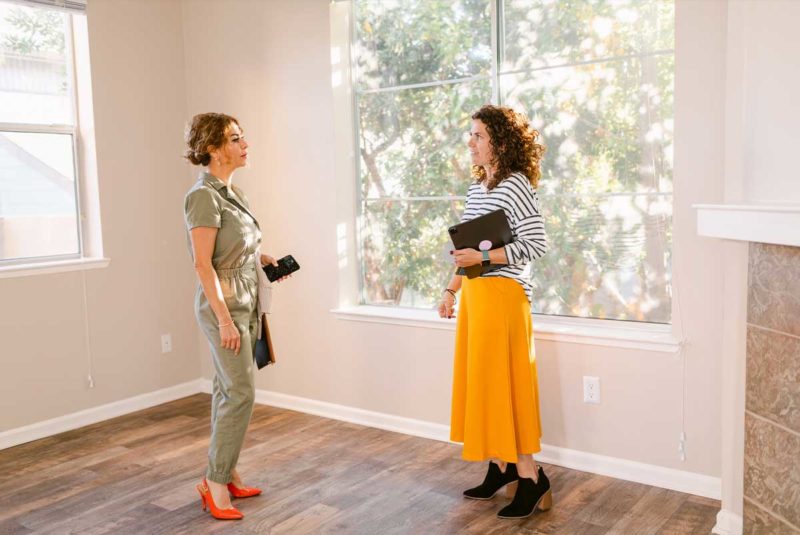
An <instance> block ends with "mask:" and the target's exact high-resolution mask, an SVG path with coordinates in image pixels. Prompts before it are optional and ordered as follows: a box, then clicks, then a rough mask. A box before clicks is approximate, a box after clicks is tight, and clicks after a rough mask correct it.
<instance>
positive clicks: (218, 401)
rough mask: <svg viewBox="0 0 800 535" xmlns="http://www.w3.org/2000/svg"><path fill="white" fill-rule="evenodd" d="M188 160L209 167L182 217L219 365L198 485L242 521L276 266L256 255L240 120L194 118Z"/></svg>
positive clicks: (216, 506)
mask: <svg viewBox="0 0 800 535" xmlns="http://www.w3.org/2000/svg"><path fill="white" fill-rule="evenodd" d="M186 141H187V144H188V147H189V148H188V150H187V153H186V158H187V159H188V160H189V161H190V162H192V163H194V164H195V165H203V166H207V169H208V170H207V171H203V172H202V173H200V177H199V178H198V180H197V182H196V183H195V184H194V186H192V188H191V189H190V190H189V192H188V193H187V194H186V198H185V204H184V215H185V219H186V227H187V229H188V231H189V235H190V246H191V252H192V258H193V260H194V265H195V270H196V272H197V276H198V279H199V281H200V284H199V286H198V289H197V294H196V296H195V314H196V316H197V321H198V323H199V324H200V328H201V330H202V331H203V334H205V336H206V338H207V339H208V342H209V345H210V347H211V354H212V360H213V364H214V371H215V375H214V381H213V387H212V401H211V441H210V444H209V449H208V469H207V470H206V476H205V479H204V480H203V482H202V483H201V484H200V485H198V486H197V490H198V492H199V493H200V497H201V499H202V504H203V509H205V508H206V507H208V508H209V509H210V511H211V514H212V516H214V517H215V518H218V519H223V520H232V519H239V518H242V516H243V515H242V513H241V512H240V511H239V510H238V509H236V508H234V507H233V506H232V505H231V501H230V496H231V495H232V496H233V497H234V498H246V497H250V496H256V495H258V494H261V490H260V489H256V488H249V487H245V486H244V485H243V483H242V480H241V477H240V476H239V474H238V472H236V463H237V461H238V459H239V452H240V450H241V448H242V443H243V441H244V436H245V431H246V430H247V425H248V424H249V422H250V415H251V413H252V409H253V401H254V397H255V387H254V384H253V350H254V347H255V342H256V331H257V324H258V320H257V312H256V305H257V303H258V278H257V271H256V270H257V269H260V265H261V264H266V263H273V264H274V263H275V261H274V259H273V258H272V257H269V256H267V255H262V256H261V257H260V258H259V257H258V249H259V245H260V244H261V230H260V228H259V225H258V222H257V221H256V219H255V217H253V214H252V213H251V211H250V207H249V204H248V202H247V198H246V197H245V196H244V193H243V192H242V191H241V190H240V189H239V188H237V187H235V186H234V185H233V184H232V176H233V172H234V171H235V170H236V169H237V168H239V167H244V166H245V165H247V142H246V141H245V140H244V136H243V135H242V130H241V128H240V127H239V123H238V121H237V120H236V119H234V118H233V117H231V116H228V115H225V114H220V113H204V114H200V115H196V116H195V117H194V118H193V120H192V124H191V127H190V128H189V131H188V132H187V140H186Z"/></svg>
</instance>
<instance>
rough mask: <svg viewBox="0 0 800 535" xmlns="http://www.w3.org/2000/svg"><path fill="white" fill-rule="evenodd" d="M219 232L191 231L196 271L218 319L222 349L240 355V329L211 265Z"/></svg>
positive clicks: (215, 229) (196, 229) (204, 229)
mask: <svg viewBox="0 0 800 535" xmlns="http://www.w3.org/2000/svg"><path fill="white" fill-rule="evenodd" d="M218 230H219V229H218V228H215V227H195V228H193V229H192V230H191V237H192V256H193V258H194V269H195V271H196V272H197V278H198V279H200V285H201V286H202V288H203V293H204V294H205V296H206V299H207V300H208V304H209V305H211V310H213V311H214V315H215V316H216V317H217V325H218V326H219V331H220V332H219V334H220V339H221V340H222V347H224V348H226V349H232V350H233V351H235V352H236V354H237V355H238V354H239V348H240V346H241V337H240V335H239V329H238V328H237V327H236V325H234V323H233V319H232V318H231V314H230V312H229V311H228V306H227V305H226V304H225V299H224V297H223V296H222V286H221V285H220V283H219V277H218V276H217V272H216V271H214V266H213V265H212V264H211V256H212V255H213V253H214V243H215V242H216V239H217V231H218Z"/></svg>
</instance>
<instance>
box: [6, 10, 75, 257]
mask: <svg viewBox="0 0 800 535" xmlns="http://www.w3.org/2000/svg"><path fill="white" fill-rule="evenodd" d="M47 3H48V2H44V1H39V2H36V3H35V5H34V3H33V2H30V3H28V5H23V4H24V3H20V2H14V3H11V2H8V1H3V0H0V265H2V264H8V263H18V262H30V261H41V260H56V259H59V260H61V259H68V258H79V257H81V256H82V255H83V247H82V243H81V242H82V240H81V225H80V217H79V214H80V198H81V197H80V177H79V176H78V172H77V171H76V170H77V169H79V166H78V150H77V147H78V146H79V143H78V135H79V128H78V126H79V125H78V120H77V113H76V110H77V90H76V83H75V78H76V77H75V65H76V62H79V61H86V60H85V59H83V58H79V57H76V55H75V53H74V50H75V47H74V36H73V22H74V18H75V17H83V15H82V14H81V13H80V12H74V11H70V10H67V9H65V8H63V6H62V7H61V8H60V9H55V8H51V7H37V6H38V5H39V4H47ZM70 4H75V6H73V7H76V8H81V7H82V6H81V3H80V2H70Z"/></svg>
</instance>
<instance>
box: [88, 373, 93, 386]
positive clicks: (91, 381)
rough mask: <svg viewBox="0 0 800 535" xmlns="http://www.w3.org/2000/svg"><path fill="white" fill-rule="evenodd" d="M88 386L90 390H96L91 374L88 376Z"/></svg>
mask: <svg viewBox="0 0 800 535" xmlns="http://www.w3.org/2000/svg"><path fill="white" fill-rule="evenodd" d="M86 386H87V387H88V388H94V377H92V374H91V373H90V374H89V375H87V376H86Z"/></svg>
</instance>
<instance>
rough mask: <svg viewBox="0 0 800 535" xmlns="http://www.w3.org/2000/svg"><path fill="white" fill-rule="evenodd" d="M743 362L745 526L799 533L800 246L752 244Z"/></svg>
mask: <svg viewBox="0 0 800 535" xmlns="http://www.w3.org/2000/svg"><path fill="white" fill-rule="evenodd" d="M796 231H797V232H798V233H800V229H796ZM746 366H747V379H746V398H745V400H746V401H745V416H744V418H745V432H744V434H745V453H744V458H745V459H744V534H745V535H767V534H769V535H800V247H791V246H785V245H770V244H764V243H751V244H750V252H749V269H748V296H747V365H746Z"/></svg>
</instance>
